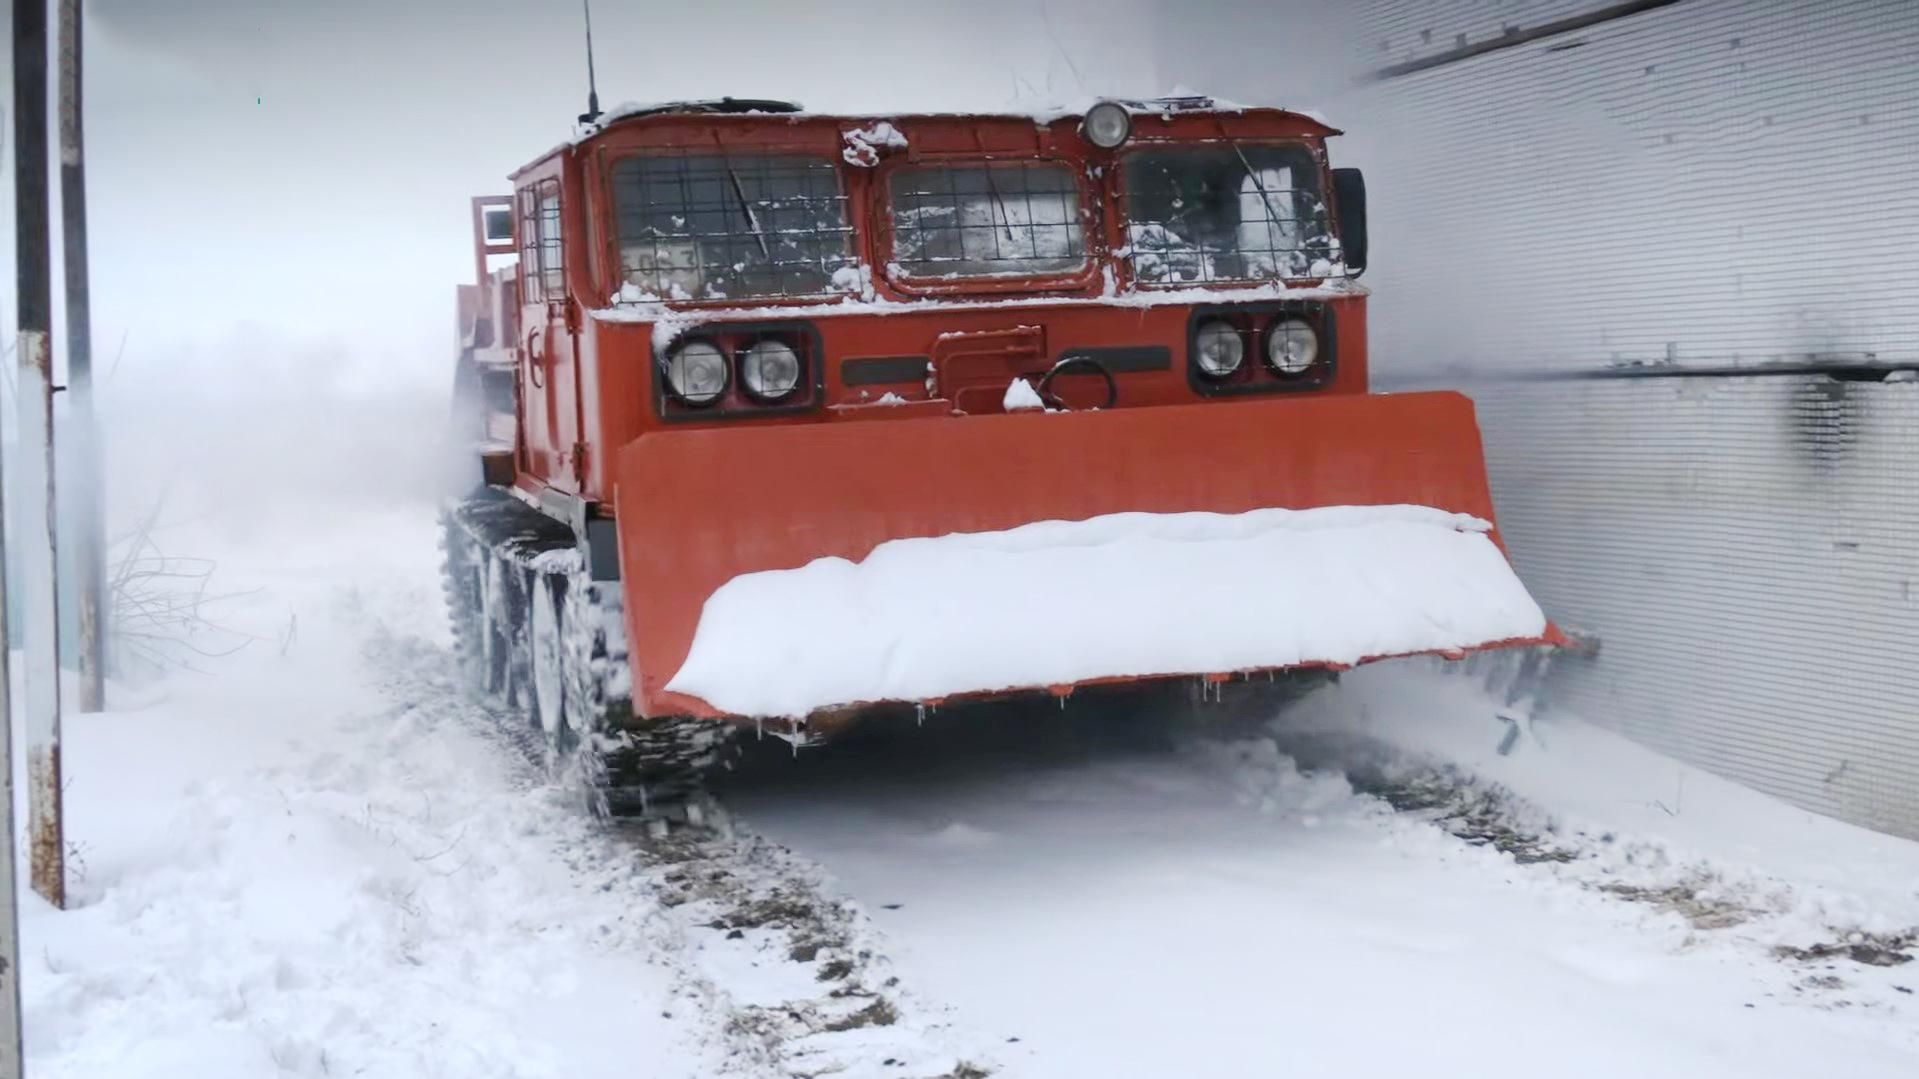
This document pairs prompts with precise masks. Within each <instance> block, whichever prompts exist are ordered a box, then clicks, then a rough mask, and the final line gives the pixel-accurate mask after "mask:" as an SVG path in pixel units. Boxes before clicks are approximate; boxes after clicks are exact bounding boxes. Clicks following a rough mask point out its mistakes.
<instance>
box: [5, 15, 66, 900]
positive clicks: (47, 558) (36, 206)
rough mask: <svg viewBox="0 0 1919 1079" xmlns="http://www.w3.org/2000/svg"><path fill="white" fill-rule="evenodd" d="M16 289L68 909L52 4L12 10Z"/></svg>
mask: <svg viewBox="0 0 1919 1079" xmlns="http://www.w3.org/2000/svg"><path fill="white" fill-rule="evenodd" d="M13 107H14V114H15V115H14V124H13V145H14V161H13V167H14V215H13V220H14V229H15V235H16V241H15V252H16V254H17V256H18V261H17V262H16V264H15V269H14V278H15V287H16V288H18V289H19V290H20V336H19V337H18V338H17V339H16V344H15V347H16V349H17V350H18V351H19V353H20V378H19V381H18V383H17V389H18V392H19V394H20V449H21V451H22V454H21V462H20V471H19V476H20V490H21V491H22V492H23V493H24V494H25V496H26V497H25V498H24V499H22V504H21V507H20V513H19V517H18V519H17V520H18V523H19V526H20V527H19V531H18V532H16V533H15V535H16V537H17V538H18V539H19V540H20V542H19V544H18V548H19V550H20V579H21V581H22V582H23V583H24V585H25V587H24V588H23V589H22V591H23V592H24V593H25V595H24V597H23V601H22V603H21V605H20V616H21V617H20V631H21V632H20V636H21V640H22V643H23V644H24V646H25V647H24V648H23V649H22V654H23V657H24V659H25V667H26V669H25V671H23V672H22V679H21V684H22V688H23V690H24V692H23V693H22V694H21V698H22V700H23V702H24V703H25V705H26V711H27V716H26V723H25V727H26V733H27V844H28V847H27V856H28V860H29V867H30V869H31V871H32V872H31V876H32V881H33V890H34V891H36V892H39V893H40V894H41V895H43V896H45V897H46V900H47V902H49V903H52V904H53V905H54V906H55V907H64V906H66V892H67V887H66V865H65V861H66V840H65V836H64V834H63V831H64V830H63V828H62V825H61V820H60V619H59V606H58V602H57V599H56V596H55V591H54V573H55V572H56V570H57V563H56V562H55V560H54V551H55V550H57V549H58V548H57V547H56V545H55V543H54V513H53V507H54V501H53V479H54V475H53V340H52V335H51V333H50V330H51V326H52V322H53V281H52V277H53V271H52V266H51V255H50V252H49V251H48V246H49V238H50V236H51V233H52V221H51V217H50V215H49V212H48V207H47V0H14V3H13Z"/></svg>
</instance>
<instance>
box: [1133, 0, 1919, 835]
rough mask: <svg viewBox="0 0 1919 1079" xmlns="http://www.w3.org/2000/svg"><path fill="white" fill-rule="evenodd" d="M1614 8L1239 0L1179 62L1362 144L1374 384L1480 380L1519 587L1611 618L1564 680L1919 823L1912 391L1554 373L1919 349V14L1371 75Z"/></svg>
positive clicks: (1174, 32)
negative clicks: (1589, 657) (1590, 652)
mask: <svg viewBox="0 0 1919 1079" xmlns="http://www.w3.org/2000/svg"><path fill="white" fill-rule="evenodd" d="M1607 6H1609V5H1607V4H1604V3H1579V2H1571V0H1566V2H1554V0H1438V2H1419V0H1366V2H1361V3H1357V4H1354V5H1350V6H1342V7H1340V8H1339V9H1338V10H1335V11H1333V12H1330V13H1329V12H1327V11H1325V10H1324V9H1325V6H1324V5H1313V4H1306V3H1292V2H1289V3H1281V4H1276V5H1265V4H1254V3H1250V2H1246V0H1233V2H1228V3H1222V4H1218V5H1213V6H1212V7H1211V8H1210V10H1211V11H1212V13H1213V15H1214V18H1215V19H1216V20H1218V21H1220V22H1230V23H1232V24H1234V25H1236V26H1238V27H1240V29H1239V31H1238V32H1236V33H1234V34H1221V33H1220V32H1219V27H1218V26H1202V25H1197V24H1196V23H1195V22H1194V20H1192V19H1191V18H1190V12H1191V10H1192V9H1191V8H1181V9H1180V10H1183V11H1186V12H1188V13H1189V14H1188V15H1187V16H1182V17H1169V18H1168V21H1167V30H1168V36H1169V55H1168V59H1167V60H1166V61H1165V62H1164V63H1163V66H1164V67H1165V69H1166V70H1167V72H1168V74H1169V75H1172V76H1173V77H1176V78H1178V79H1180V80H1181V81H1184V82H1187V83H1189V84H1192V85H1194V86H1196V87H1202V88H1213V89H1214V90H1215V91H1216V92H1219V93H1221V94H1224V95H1227V96H1232V97H1236V98H1240V99H1243V100H1276V101H1278V102H1281V103H1287V104H1307V105H1314V106H1317V107H1320V108H1322V109H1323V110H1325V111H1326V112H1328V113H1329V114H1330V116H1331V119H1332V120H1333V122H1334V123H1335V124H1337V125H1339V126H1341V127H1343V128H1345V129H1346V130H1347V131H1348V132H1349V134H1348V135H1347V136H1346V137H1345V138H1344V139H1342V140H1340V142H1339V143H1338V144H1336V145H1335V148H1334V152H1335V157H1336V159H1337V161H1338V163H1340V164H1357V165H1360V166H1362V167H1364V168H1365V169H1366V170H1367V174H1368V175H1367V179H1368V185H1369V187H1370V189H1371V195H1372V211H1373V212H1372V233H1373V262H1374V265H1373V269H1372V270H1371V271H1370V272H1369V273H1368V275H1367V276H1366V278H1365V280H1366V283H1367V284H1369V285H1371V286H1372V287H1373V288H1374V290H1375V295H1374V300H1373V303H1372V312H1373V318H1374V322H1373V326H1372V342H1373V349H1374V371H1375V380H1376V382H1377V383H1378V384H1380V385H1382V386H1386V387H1394V386H1412V385H1433V384H1441V385H1459V386H1462V387H1463V388H1466V389H1467V390H1468V392H1470V393H1471V394H1472V395H1473V396H1474V397H1475V398H1476V399H1477V400H1478V401H1479V403H1480V411H1481V425H1482V428H1483V430H1484V434H1485V439H1486V445H1487V451H1488V457H1489V464H1490V468H1491V471H1492V478H1493V486H1494V497H1495V500H1496V502H1497V506H1498V510H1499V513H1500V516H1501V523H1502V526H1503V528H1504V530H1505V533H1506V536H1507V538H1508V540H1509V543H1510V545H1511V547H1512V549H1513V551H1514V554H1515V559H1516V561H1517V562H1518V565H1519V569H1520V571H1521V573H1522V575H1523V576H1524V577H1525V578H1526V579H1527V581H1528V583H1529V584H1530V585H1532V587H1533V588H1535V589H1536V591H1537V593H1538V594H1539V596H1540V598H1541V600H1542V602H1544V603H1545V604H1546V606H1547V608H1548V609H1549V610H1550V611H1551V612H1552V613H1553V614H1554V615H1555V616H1556V617H1559V618H1561V619H1563V620H1565V621H1568V622H1571V623H1574V624H1577V625H1580V626H1582V627H1585V628H1588V629H1590V630H1592V631H1594V632H1595V633H1596V634H1597V635H1598V636H1599V637H1601V639H1602V640H1603V649H1602V652H1601V655H1600V657H1599V658H1598V660H1597V661H1595V662H1593V663H1591V664H1589V665H1573V666H1570V667H1567V668H1564V669H1563V670H1562V672H1561V674H1560V675H1559V676H1558V682H1559V685H1558V688H1559V690H1560V691H1561V694H1562V697H1561V699H1562V700H1564V701H1565V702H1566V703H1567V705H1568V706H1569V707H1572V708H1574V709H1575V710H1577V711H1579V712H1580V713H1582V714H1584V715H1587V716H1588V717H1590V718H1592V719H1594V720H1597V721H1599V722H1602V723H1607V724H1610V725H1613V726H1616V727H1617V728H1619V729H1621V730H1623V731H1625V732H1627V733H1629V734H1631V735H1632V736H1633V737H1635V738H1638V739H1641V740H1643V741H1645V742H1647V743H1649V744H1651V745H1654V746H1656V747H1658V748H1661V749H1664V750H1667V751H1669V752H1672V753H1674V754H1675V755H1677V756H1679V757H1682V758H1684V759H1687V760H1691V761H1695V762H1697V763H1700V764H1702V765H1704V766H1707V767H1709V768H1712V769H1715V770H1717V771H1719V772H1721V773H1723V774H1726V775H1729V776H1732V777H1733V778H1736V779H1739V780H1742V781H1744V782H1747V783H1750V784H1752V785H1754V786H1756V787H1759V788H1760V789H1763V790H1767V791H1770V792H1772V793H1775V794H1778V795H1780V796H1782V797H1785V798H1788V799H1790V800H1792V801H1794V802H1797V803H1799V804H1801V805H1805V806H1807V807H1809V808H1812V809H1815V810H1819V811H1821V812H1826V813H1831V814H1834V815H1837V816H1841V817H1844V818H1847V819H1851V820H1855V821H1859V822H1861V823H1865V824H1868V825H1871V826H1874V827H1878V828H1882V829H1886V830H1889V831H1893V832H1898V833H1901V834H1906V835H1915V836H1919V672H1916V671H1915V664H1919V586H1916V585H1915V579H1919V383H1913V382H1904V383H1900V382H1892V383H1858V382H1836V381H1833V380H1831V379H1828V378H1825V377H1804V376H1776V375H1775V376H1763V377H1736V378H1732V377H1722V378H1685V379H1677V378H1657V379H1644V378H1640V379H1630V380H1626V379H1608V380H1572V381H1539V380H1538V379H1539V378H1540V376H1542V375H1554V376H1557V375H1565V374H1568V373H1572V372H1576V371H1592V370H1596V369H1602V368H1605V367H1606V366H1607V365H1612V364H1633V363H1641V364H1659V363H1668V362H1670V363H1676V364H1680V365H1687V366H1700V365H1714V366H1718V365H1738V366H1741V367H1746V366H1753V365H1764V364H1769V363H1776V362H1796V363H1804V362H1830V361H1847V362H1857V361H1872V362H1879V363H1906V364H1914V363H1919V3H1911V2H1907V0H1837V2H1826V3H1813V2H1790V0H1771V2H1767V0H1682V2H1680V3H1677V4H1673V5H1671V6H1668V7H1665V8H1661V9H1658V10H1654V11H1649V12H1645V13H1642V14H1637V15H1634V16H1631V17H1629V18H1624V19H1620V20H1618V21H1615V22H1611V23H1607V24H1604V25H1600V26H1595V27H1590V28H1586V29H1582V30H1579V31H1576V32H1573V33H1570V34H1565V35H1561V36H1558V37H1554V38H1549V39H1545V40H1541V41H1536V42H1530V43H1527V44H1523V45H1519V46H1515V47H1513V48H1510V49H1505V50H1501V51H1497V52H1492V53H1488V54H1485V55H1482V56H1478V57H1475V58H1471V59H1465V60H1461V61H1459V62H1457V63H1452V64H1447V65H1444V66H1441V67H1437V68H1434V69H1431V70H1428V71H1424V72H1419V73H1415V74H1411V75H1406V76H1403V77H1399V78H1394V79H1389V80H1385V81H1383V82H1368V81H1365V80H1363V79H1361V78H1360V76H1361V75H1362V73H1363V72H1365V71H1367V70H1370V69H1373V68H1377V67H1379V66H1382V65H1384V64H1389V63H1396V62H1401V61H1405V60H1408V59H1413V58H1417V57H1423V56H1432V55H1435V54H1437V53H1440V52H1444V51H1445V50H1446V49H1449V48H1452V47H1455V46H1456V45H1457V43H1458V35H1460V34H1465V35H1467V40H1468V42H1469V43H1471V42H1477V41H1479V40H1482V39H1484V38H1486V37H1488V36H1491V35H1494V34H1499V33H1504V32H1505V28H1506V27H1508V26H1512V27H1518V28H1521V29H1528V28H1531V27H1534V26H1537V25H1540V24H1542V23H1544V22H1549V21H1552V20H1554V19H1558V18H1562V17H1564V16H1566V15H1569V14H1582V13H1586V12H1590V11H1593V10H1596V9H1599V8H1603V7H1607ZM1259 26H1264V27H1266V29H1265V30H1264V31H1260V30H1258V29H1256V27H1259ZM1182 35H1183V40H1185V41H1186V42H1188V43H1189V44H1190V43H1192V42H1195V41H1204V42H1205V48H1204V49H1203V50H1202V49H1201V48H1199V47H1197V46H1194V47H1188V48H1182V47H1181V46H1179V45H1178V44H1177V42H1178V41H1179V40H1181V39H1182ZM1429 39H1430V40H1429ZM1202 56H1203V57H1204V60H1203V61H1202V60H1201V59H1200V57H1202ZM1182 64H1184V65H1185V66H1184V67H1182Z"/></svg>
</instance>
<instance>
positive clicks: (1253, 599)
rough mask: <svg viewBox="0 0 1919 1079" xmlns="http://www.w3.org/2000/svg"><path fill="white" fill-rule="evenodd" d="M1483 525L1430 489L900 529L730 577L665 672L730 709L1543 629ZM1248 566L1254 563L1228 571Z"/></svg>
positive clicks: (1468, 640) (795, 708)
mask: <svg viewBox="0 0 1919 1079" xmlns="http://www.w3.org/2000/svg"><path fill="white" fill-rule="evenodd" d="M1488 527H1489V526H1488V525H1487V524H1486V522H1484V521H1480V520H1478V519H1476V518H1472V517H1468V516H1465V515H1460V514H1451V513H1447V512H1444V511H1442V510H1435V509H1431V508H1428V507H1424V506H1360V507H1346V506H1341V507H1330V508H1325V509H1314V510H1254V511H1252V512H1249V513H1245V514H1239V515H1222V514H1179V515H1156V514H1140V513H1130V514H1117V515H1112V516H1107V517H1096V518H1093V519H1091V520H1088V521H1078V522H1070V523H1069V522H1045V523H1041V524H1034V525H1027V526H1024V527H1022V528H1016V529H1013V530H1011V531H1006V532H987V533H972V534H965V533H962V534H955V535H947V536H940V537H936V538H930V539H906V540H893V541H890V542H887V543H884V544H881V545H880V546H879V547H877V548H875V549H874V550H873V552H872V554H870V555H868V556H867V557H866V558H865V559H864V560H863V561H860V562H857V563H855V562H849V561H847V560H845V559H840V558H824V559H819V560H816V561H814V562H812V563H810V564H808V565H806V566H803V567H801V568H799V569H792V570H768V571H762V572H759V573H752V574H747V575H745V576H741V577H736V578H734V579H733V580H731V581H728V582H727V583H726V584H724V585H722V586H721V587H720V589H719V590H718V591H717V592H715V593H714V594H713V596H712V597H711V598H710V599H708V600H707V601H706V603H705V605H704V610H703V613H702V616H701V619H700V624H699V629H698V631H697V632H696V634H695V636H694V639H693V647H692V651H691V654H690V655H689V656H688V657H687V661H686V663H685V665H684V666H682V667H681V668H680V670H679V672H678V674H677V675H675V677H674V678H673V680H672V681H671V682H670V683H668V685H667V689H669V690H671V691H674V692H679V693H686V694H690V695H692V696H697V697H699V698H701V699H703V700H705V701H707V702H708V703H710V704H712V705H713V706H714V707H716V708H718V709H720V710H722V711H725V712H729V713H733V714H736V715H746V716H804V715H807V714H809V713H811V712H813V711H815V710H817V709H820V708H826V707H832V706H836V705H844V704H850V703H858V702H875V701H918V700H927V699H931V698H938V697H947V696H959V695H964V694H972V693H985V692H995V691H1004V690H1014V689H1031V688H1039V687H1044V686H1050V685H1070V684H1076V683H1079V682H1084V681H1092V680H1099V679H1111V678H1145V677H1155V676H1164V675H1176V674H1203V673H1207V672H1213V671H1233V670H1264V669H1269V668H1285V667H1295V666H1300V665H1303V664H1312V663H1321V664H1338V665H1342V666H1346V665H1351V664H1355V663H1358V662H1360V661H1362V660H1364V659H1367V658H1369V657H1375V656H1387V655H1400V654H1407V653H1414V652H1423V651H1435V650H1446V649H1457V648H1465V647H1472V646H1478V645H1482V644H1486V643H1489V642H1493V641H1499V640H1505V639H1510V638H1524V637H1537V636H1539V635H1540V634H1541V633H1543V632H1544V630H1545V628H1546V619H1545V616H1544V615H1543V614H1542V613H1541V612H1540V610H1539V607H1538V605H1537V604H1535V603H1534V602H1533V600H1532V597H1530V596H1529V595H1527V594H1526V590H1525V588H1524V587H1522V586H1521V585H1520V583H1519V580H1518V578H1517V577H1515V576H1514V575H1513V572H1512V569H1511V568H1510V567H1509V566H1507V564H1506V560H1505V557H1504V556H1503V555H1502V554H1501V553H1500V551H1499V548H1498V547H1496V546H1494V545H1493V543H1492V541H1491V540H1490V539H1488V538H1487V536H1486V531H1487V528H1488ZM1235 566H1257V567H1260V571H1259V572H1256V573H1249V574H1245V575H1233V576H1228V575H1225V574H1222V573H1221V572H1220V571H1221V569H1222V568H1225V567H1235ZM925 581H940V582H943V585H942V587H938V588H928V587H923V586H922V584H921V582H925Z"/></svg>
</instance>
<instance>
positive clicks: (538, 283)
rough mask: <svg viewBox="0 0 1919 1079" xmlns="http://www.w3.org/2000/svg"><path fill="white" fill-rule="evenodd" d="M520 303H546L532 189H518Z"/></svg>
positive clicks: (537, 207) (538, 225)
mask: <svg viewBox="0 0 1919 1079" xmlns="http://www.w3.org/2000/svg"><path fill="white" fill-rule="evenodd" d="M519 278H520V302H521V303H523V304H535V303H544V302H546V289H545V287H544V286H545V283H546V281H545V275H544V274H542V273H541V272H540V214H539V203H538V202H537V201H536V197H535V192H534V189H533V188H530V187H526V188H521V189H520V272H519Z"/></svg>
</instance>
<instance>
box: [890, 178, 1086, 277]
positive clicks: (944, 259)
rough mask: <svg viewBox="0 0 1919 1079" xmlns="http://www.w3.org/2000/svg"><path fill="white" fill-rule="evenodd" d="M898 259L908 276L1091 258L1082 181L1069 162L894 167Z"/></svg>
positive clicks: (1012, 270)
mask: <svg viewBox="0 0 1919 1079" xmlns="http://www.w3.org/2000/svg"><path fill="white" fill-rule="evenodd" d="M892 196H893V262H894V264H895V265H897V266H898V267H899V268H900V270H901V271H902V272H904V273H905V274H907V275H908V276H910V277H958V276H979V275H988V274H1004V275H1021V276H1024V275H1032V274H1058V273H1066V272H1070V271H1072V270H1077V269H1079V268H1080V267H1082V266H1084V265H1085V264H1086V241H1085V237H1084V235H1083V232H1082V229H1081V223H1080V212H1079V188H1078V186H1077V185H1076V184H1075V183H1074V182H1073V174H1072V172H1071V171H1070V170H1069V169H1067V168H1066V166H1064V165H1039V164H995V165H972V166H963V167H951V168H943V167H935V168H912V169H902V170H901V171H899V172H896V173H894V174H893V179H892Z"/></svg>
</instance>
